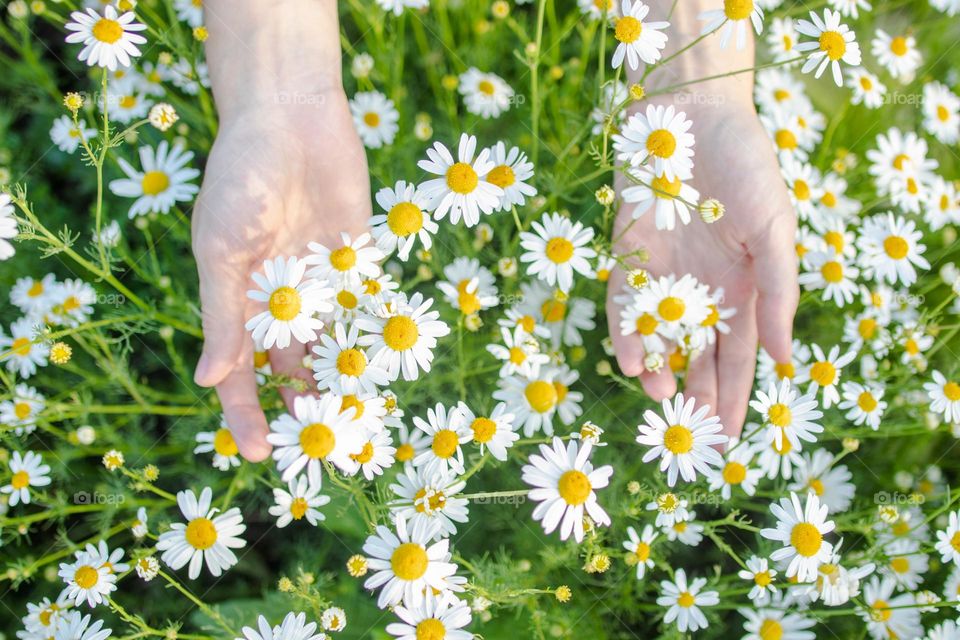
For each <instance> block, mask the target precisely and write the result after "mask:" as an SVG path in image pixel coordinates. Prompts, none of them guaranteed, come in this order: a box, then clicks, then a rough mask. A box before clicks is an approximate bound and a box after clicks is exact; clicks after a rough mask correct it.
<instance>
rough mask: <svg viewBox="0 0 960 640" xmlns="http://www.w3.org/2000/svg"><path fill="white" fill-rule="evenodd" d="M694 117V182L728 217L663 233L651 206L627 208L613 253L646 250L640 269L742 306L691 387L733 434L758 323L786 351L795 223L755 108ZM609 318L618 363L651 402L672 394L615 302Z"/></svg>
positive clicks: (765, 338) (768, 341)
mask: <svg viewBox="0 0 960 640" xmlns="http://www.w3.org/2000/svg"><path fill="white" fill-rule="evenodd" d="M688 116H689V117H690V118H691V120H693V122H694V128H693V133H694V135H695V136H696V139H697V142H696V148H697V158H696V167H695V170H694V174H695V179H694V180H693V181H692V185H693V186H694V188H696V189H697V190H698V191H699V192H700V197H701V199H706V198H716V199H718V200H720V202H722V203H723V204H724V205H725V207H726V212H727V213H726V216H725V217H724V218H723V219H721V220H720V221H719V222H717V223H715V224H712V225H708V224H705V223H703V222H702V221H701V220H699V219H698V218H697V217H696V216H695V217H694V219H693V220H692V221H691V223H690V224H689V225H687V226H683V225H681V226H679V227H678V228H677V229H676V230H674V231H658V230H657V229H656V228H655V226H654V216H653V214H652V212H648V213H647V214H645V215H643V216H642V217H641V218H640V219H639V220H636V221H633V219H632V214H633V206H632V205H624V206H623V207H622V208H621V212H620V214H619V217H618V219H617V223H616V225H615V230H614V237H615V238H619V240H618V242H617V246H616V247H615V250H616V251H617V252H618V253H621V254H622V253H629V252H630V251H631V250H634V249H637V248H641V247H642V248H644V249H646V251H647V252H648V254H649V261H648V262H647V263H646V264H644V265H643V266H644V267H645V268H647V269H648V270H649V271H650V272H651V273H652V274H653V275H656V276H659V275H666V274H671V273H673V274H677V275H683V274H687V273H689V274H692V275H693V276H695V277H696V278H698V279H699V280H700V281H702V282H705V283H707V284H708V285H710V287H711V289H715V288H717V287H723V289H724V303H723V305H722V306H724V307H735V308H736V309H737V314H736V315H735V316H734V317H733V318H732V319H731V320H730V321H729V322H728V323H729V324H730V326H731V332H730V333H729V334H728V335H725V336H720V339H719V340H718V343H717V345H715V346H713V347H711V348H710V349H708V350H707V351H706V352H705V353H704V354H702V355H701V356H700V357H699V358H697V359H696V360H694V362H693V363H692V364H691V368H690V372H689V375H688V379H687V389H688V390H689V391H690V392H691V393H692V394H694V395H695V396H696V397H697V399H698V401H699V402H700V403H705V404H710V405H711V406H712V407H714V408H715V409H716V410H717V413H718V414H719V415H720V417H721V420H722V422H723V424H724V425H725V426H726V428H727V432H728V433H730V434H737V433H739V431H740V429H741V427H742V424H743V421H744V416H745V415H746V403H747V399H748V397H749V394H750V390H751V387H752V382H753V371H754V361H755V357H756V346H757V336H758V327H759V333H760V339H761V342H763V344H764V346H766V347H767V348H768V349H769V350H770V351H771V352H772V353H774V354H775V357H777V358H778V359H785V358H786V357H788V356H789V348H790V347H789V344H790V341H789V326H790V323H791V322H792V318H793V311H794V309H795V305H796V296H797V289H796V266H795V263H794V260H793V257H792V256H793V237H794V232H795V227H796V221H795V218H794V213H793V208H792V206H791V204H790V201H789V198H788V195H787V192H786V188H785V186H784V184H783V180H782V178H781V177H780V172H779V170H778V164H777V160H776V157H775V156H774V153H773V151H772V148H771V144H770V142H769V140H768V139H767V136H766V134H765V132H764V131H763V129H762V127H761V125H760V123H759V121H758V120H757V119H756V116H755V115H754V114H753V113H751V112H750V111H749V110H745V109H743V108H736V109H725V108H722V107H704V108H700V109H698V110H697V111H696V112H695V113H689V112H688ZM623 186H624V185H622V184H620V185H618V191H619V189H620V188H622V187H623ZM631 222H632V224H631ZM623 279H624V276H623V274H622V273H615V274H614V276H613V277H612V278H611V285H610V294H611V295H614V294H616V293H617V292H618V291H619V290H620V288H621V287H622V284H623ZM758 295H759V297H760V299H761V300H760V313H759V317H758V312H757V308H758ZM608 317H609V318H610V325H611V334H612V335H613V336H614V345H615V347H616V350H617V358H618V361H619V363H620V367H621V369H622V370H623V371H624V372H625V373H627V374H628V375H640V377H641V380H642V381H643V384H644V388H645V389H646V391H647V392H648V393H650V394H651V395H652V396H653V397H654V398H657V399H659V398H662V397H666V396H669V395H672V394H673V393H674V392H675V391H676V382H675V380H674V378H673V376H672V375H670V374H669V373H667V372H662V373H661V374H659V375H655V374H652V373H649V372H642V371H643V366H642V362H643V348H642V345H641V344H640V341H639V339H638V338H636V337H635V336H627V337H624V336H620V335H619V328H618V326H617V323H618V322H619V308H618V307H617V305H614V304H613V303H612V302H608Z"/></svg>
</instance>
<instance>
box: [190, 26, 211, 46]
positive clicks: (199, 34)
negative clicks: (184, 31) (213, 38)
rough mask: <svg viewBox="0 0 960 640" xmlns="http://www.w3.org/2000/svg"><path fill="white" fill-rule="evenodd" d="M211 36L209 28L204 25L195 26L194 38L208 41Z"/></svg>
mask: <svg viewBox="0 0 960 640" xmlns="http://www.w3.org/2000/svg"><path fill="white" fill-rule="evenodd" d="M209 37H210V32H209V31H207V28H206V27H205V26H203V25H200V26H199V27H194V28H193V39H194V40H196V41H197V42H206V41H207V38H209Z"/></svg>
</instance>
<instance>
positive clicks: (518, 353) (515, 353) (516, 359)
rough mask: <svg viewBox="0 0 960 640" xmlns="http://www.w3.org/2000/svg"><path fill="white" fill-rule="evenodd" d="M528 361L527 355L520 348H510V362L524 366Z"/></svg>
mask: <svg viewBox="0 0 960 640" xmlns="http://www.w3.org/2000/svg"><path fill="white" fill-rule="evenodd" d="M526 360H527V354H526V353H524V351H523V349H521V348H520V347H510V362H512V363H513V364H523V363H524V362H526Z"/></svg>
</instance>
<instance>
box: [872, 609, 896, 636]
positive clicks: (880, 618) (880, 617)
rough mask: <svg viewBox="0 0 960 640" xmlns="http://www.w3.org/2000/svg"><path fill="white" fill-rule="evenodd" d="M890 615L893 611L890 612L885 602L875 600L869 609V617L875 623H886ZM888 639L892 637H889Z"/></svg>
mask: <svg viewBox="0 0 960 640" xmlns="http://www.w3.org/2000/svg"><path fill="white" fill-rule="evenodd" d="M892 615H893V611H891V610H890V605H889V604H888V603H887V601H886V600H877V601H876V602H874V603H873V606H871V607H870V617H871V618H873V619H874V620H876V621H877V622H886V621H887V620H889V619H890V616H892ZM888 631H889V630H888ZM890 637H894V636H892V635H891V636H890Z"/></svg>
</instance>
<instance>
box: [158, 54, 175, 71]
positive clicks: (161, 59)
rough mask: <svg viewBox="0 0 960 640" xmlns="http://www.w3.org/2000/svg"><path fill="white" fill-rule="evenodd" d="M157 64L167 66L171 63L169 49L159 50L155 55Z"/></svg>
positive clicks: (171, 57)
mask: <svg viewBox="0 0 960 640" xmlns="http://www.w3.org/2000/svg"><path fill="white" fill-rule="evenodd" d="M157 64H160V65H163V66H165V67H169V66H170V65H171V64H173V54H172V53H170V52H169V51H161V52H160V53H159V54H158V55H157Z"/></svg>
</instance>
